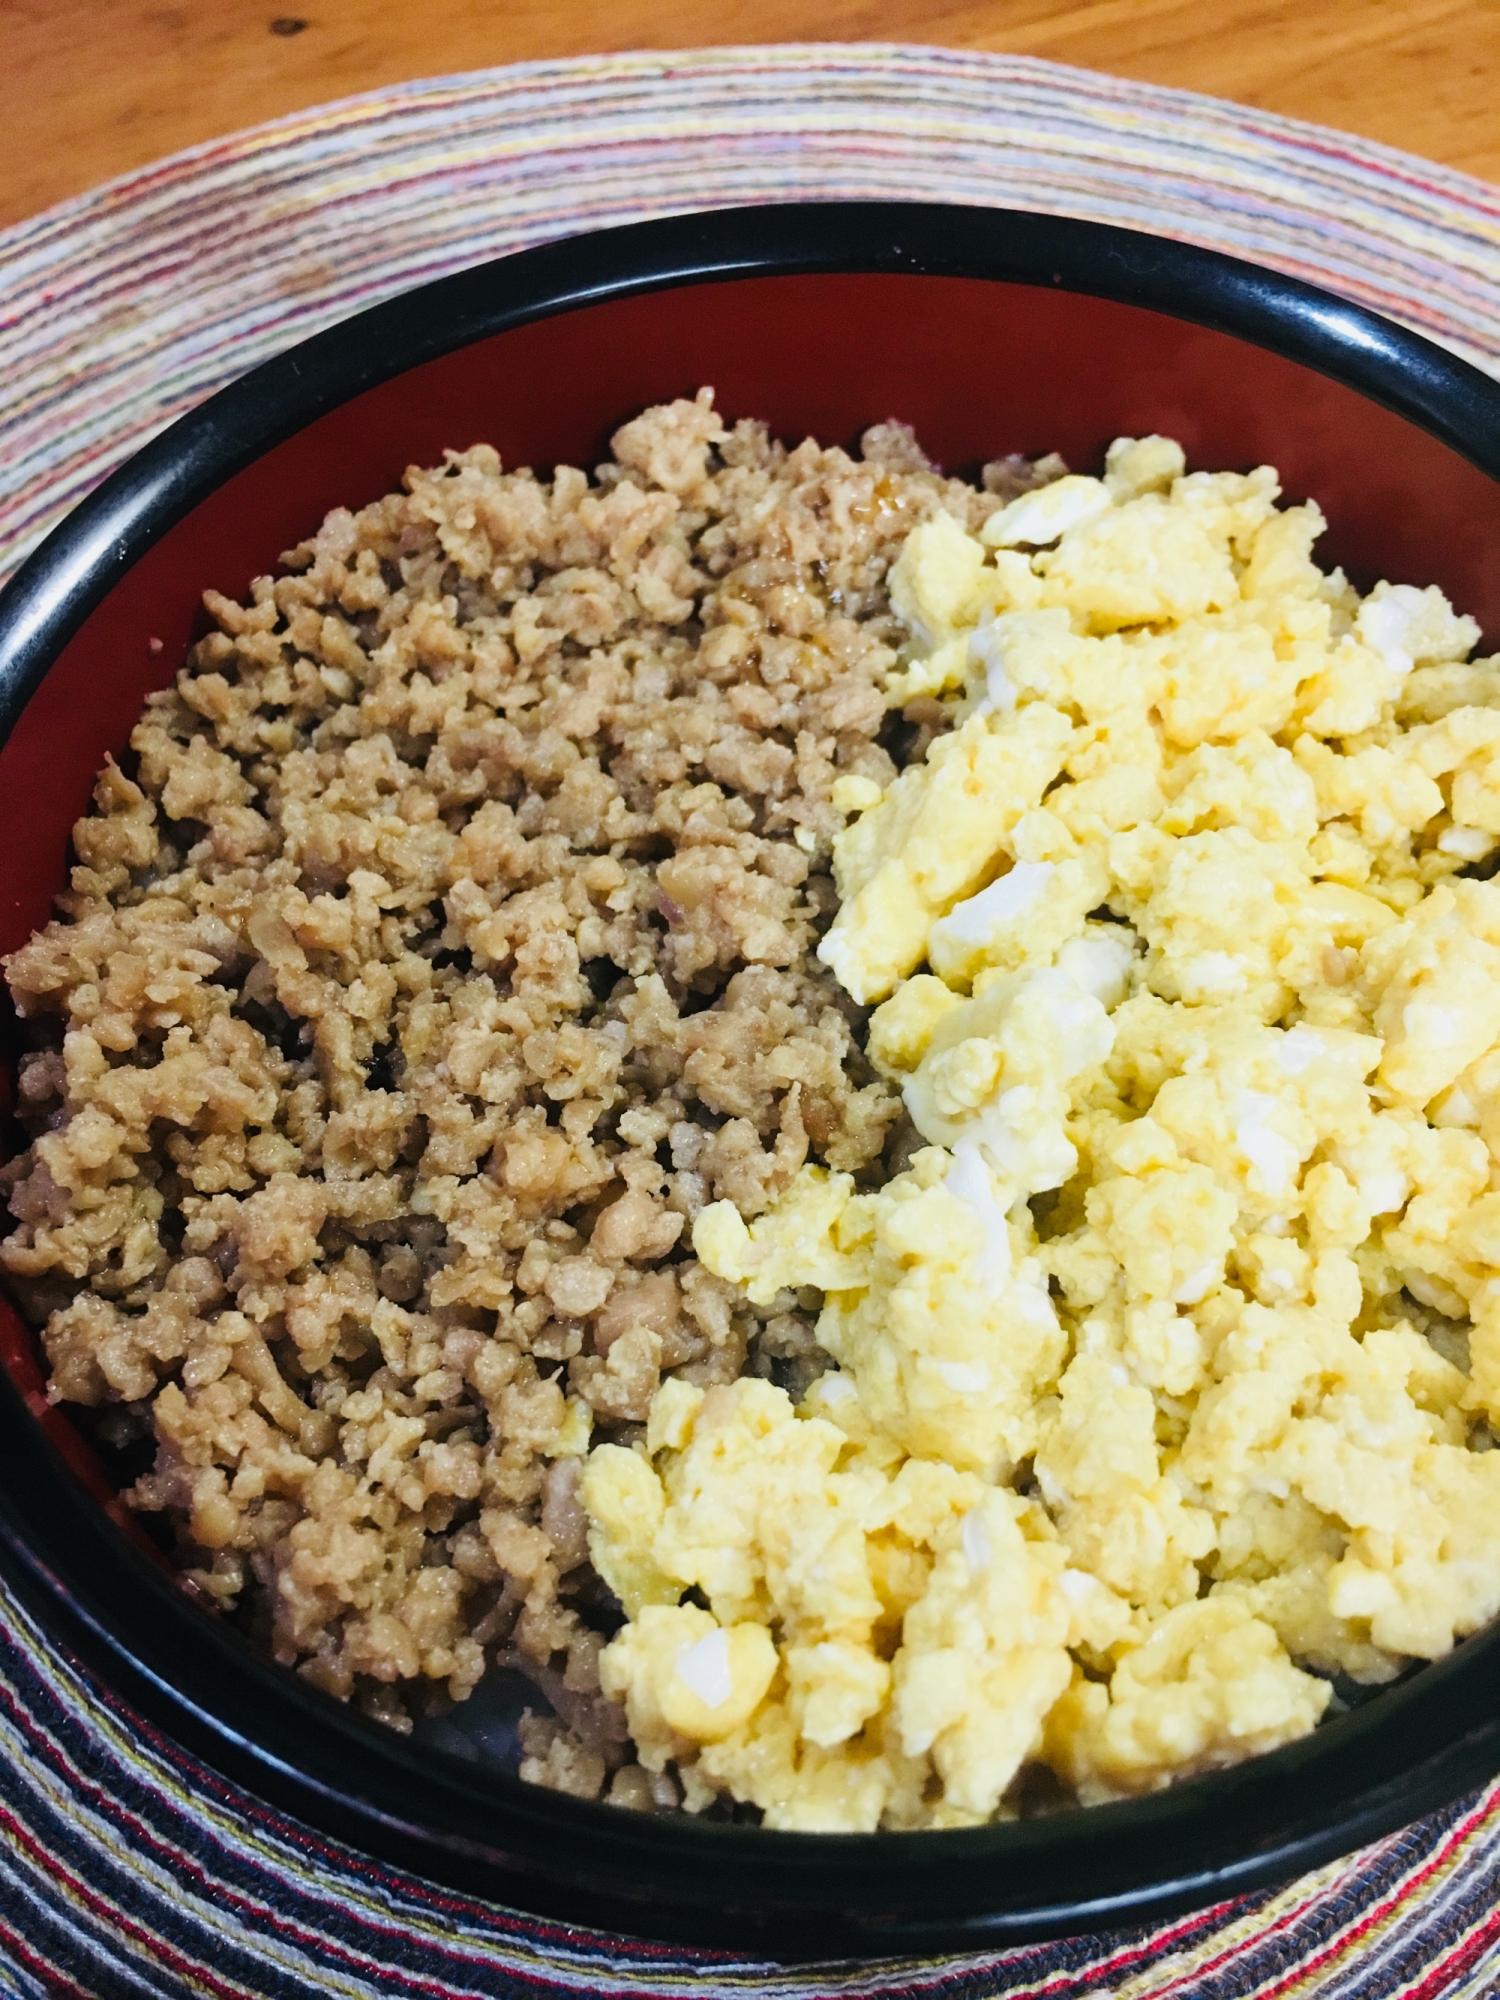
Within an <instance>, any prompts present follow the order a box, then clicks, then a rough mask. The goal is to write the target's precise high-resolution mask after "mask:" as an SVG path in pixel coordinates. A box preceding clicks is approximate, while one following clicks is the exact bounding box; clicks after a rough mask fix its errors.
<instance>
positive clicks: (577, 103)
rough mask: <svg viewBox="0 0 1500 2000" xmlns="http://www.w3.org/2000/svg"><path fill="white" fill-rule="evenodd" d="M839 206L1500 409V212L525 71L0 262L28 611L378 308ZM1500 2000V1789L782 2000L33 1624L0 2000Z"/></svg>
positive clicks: (1358, 151) (258, 159)
mask: <svg viewBox="0 0 1500 2000" xmlns="http://www.w3.org/2000/svg"><path fill="white" fill-rule="evenodd" d="M830 196H867V197H881V196H885V197H900V198H926V199H930V200H951V201H959V202H973V203H985V204H1005V205H1009V206H1013V207H1022V208H1029V209H1036V210H1046V211H1051V212H1063V213H1067V214H1071V215H1083V216H1091V217H1094V218H1097V219H1101V220H1107V221H1111V222H1118V223H1123V224H1125V225H1127V226H1132V227H1135V228H1141V229H1149V230H1153V231H1155V232H1157V233H1158V234H1166V235H1172V236H1178V237H1182V238H1185V239H1188V240H1190V241H1192V242H1196V243H1202V244H1207V245H1210V246H1212V247H1214V248H1217V249H1224V250H1229V251H1232V252H1234V253H1236V254H1238V255H1242V256H1247V257H1252V258H1256V259H1258V260H1260V261H1261V262H1264V263H1269V264H1274V265H1276V266H1278V267H1280V268H1281V269H1283V270H1288V271H1292V272H1295V273H1296V274H1298V275H1299V276H1303V277H1309V278H1312V279H1314V280H1316V281H1318V282H1321V283H1323V284H1326V285H1330V286H1332V287H1333V288H1334V289H1336V290H1338V291H1341V292H1343V293H1345V294H1346V295H1347V296H1349V297H1352V298H1355V299H1358V300H1360V301H1361V302H1362V303H1364V304H1367V305H1371V306H1374V307H1375V308H1376V309H1377V310H1379V311H1383V312H1386V313H1389V314H1391V315H1392V316H1393V317H1395V318H1398V319H1402V320H1405V321H1406V322H1407V323H1409V324H1410V325H1413V326H1416V327H1419V328H1421V329H1422V330H1423V331H1424V332H1426V333H1428V334H1430V335H1432V336H1433V337H1434V338H1436V339H1438V340H1440V341H1442V342H1444V343H1446V344H1447V345H1449V346H1451V347H1453V348H1456V349H1458V350H1459V351H1461V352H1463V353H1465V354H1467V355H1468V356H1470V357H1471V358H1472V359H1475V360H1477V361H1478V362H1479V363H1480V364H1481V365H1482V366H1487V367H1490V368H1492V369H1494V370H1495V371H1496V372H1500V194H1497V192H1496V190H1495V189H1493V188H1490V187H1488V186H1486V185H1484V184H1482V183H1481V182H1478V181H1475V180H1471V179H1469V178H1467V177H1466V176H1464V175H1462V174H1456V173H1451V172H1448V171H1446V170H1445V169H1442V168H1439V167H1435V166H1431V165H1429V164H1427V163H1426V162H1424V161H1421V160H1417V159H1413V158H1411V157H1410V156H1409V155H1406V154H1403V153H1398V152H1395V151H1392V150H1391V149H1390V148H1387V147H1382V146H1376V145H1373V144H1370V143H1368V142H1366V141H1362V140H1357V139H1351V138H1348V137H1345V136H1344V135H1342V134H1339V133H1335V132H1331V131H1327V130H1325V129H1323V128H1322V127H1319V126H1313V125H1306V124H1301V123H1297V122H1294V121H1291V120H1287V119H1278V118H1272V117H1269V116H1267V115H1266V114H1264V113H1260V112H1253V111H1247V110H1244V109H1241V108H1240V107H1238V106H1235V105H1231V104H1224V103H1220V102H1218V101H1216V100H1214V99H1210V98H1204V97H1198V96H1194V95H1191V94H1189V93H1186V92H1181V91H1169V90H1156V89H1151V88H1148V87H1147V86H1144V85H1140V84H1131V83H1123V82H1117V81H1115V80H1113V79H1110V78H1106V77H1100V76H1095V75H1093V74H1090V73H1088V72H1085V71H1081V70H1070V69H1062V68H1058V67H1057V66H1055V65H1052V64H1048V63H1041V62H1035V61H1030V60H1025V59H1019V58H1013V57H1002V56H985V55H973V54H967V53H962V52H957V51H948V50H940V49H924V48H901V47H889V46H884V45H855V46H849V47H834V46H799V47H779V48H765V49H720V50H711V51H696V52H691V53H687V54H674V55H670V56H657V55H650V56H647V55H624V56H607V57H587V58H581V59H578V60H575V61H568V62H555V63H529V64H521V65H517V66H514V67H512V68H508V69H501V70H491V71H485V72H480V73H477V74H473V75H466V76H458V77H446V78H439V79H436V80H434V81H429V82H424V83H417V84H412V85H407V86H403V87H401V88H398V89H394V90H388V91H380V92H376V93H373V94H372V95H369V96H366V97H359V98H353V99H350V100H348V101H347V102H345V103H342V104H336V105H331V106H324V107H321V108H319V109H318V110H315V111H310V112H306V113H304V114H301V115H299V116H297V117H294V118H289V119H284V120H281V121H280V122H278V123H276V124H273V125H265V126H261V127H259V128H257V129H255V130H253V131H250V132H245V133H240V134H237V135H236V136H234V137H232V138H229V139H225V140H221V141H216V142H215V143H213V144H211V145H208V146H201V147H197V148H195V149H194V150H192V151H191V152H187V153H182V154H179V155H177V156H176V157H175V158H173V159H170V160H165V161H162V162H160V163H158V164H157V165H154V166H152V167H149V168H146V169H144V170H143V171H141V172H140V173H136V174H131V175H127V176H125V177H123V178H122V179H120V180H118V181H115V182H112V183H111V184H110V185H109V186H107V187H104V188H100V189H98V190H96V191H94V192H93V193H90V194H87V195H84V196H81V197H80V198H79V199H77V200H76V201H71V202H67V203H64V204H63V205H62V206H60V207H58V208H55V209H52V210H50V211H49V212H48V213H47V214H45V215H42V216H38V217H36V218H35V219H34V220H32V221H29V222H25V223H22V224H20V225H18V226H17V227H15V228H13V229H11V230H8V231H5V232H0V447H3V463H4V467H5V471H4V475H3V479H0V575H3V574H5V573H6V572H8V571H9V570H10V569H11V568H13V567H14V566H15V564H16V563H17V562H18V561H19V560H20V559H21V557H22V556H23V555H24V554H25V553H26V551H27V550H28V549H29V548H30V547H32V546H34V545H35V543H36V541H37V540H38V539H39V538H40V537H41V536H42V535H43V534H44V533H45V532H46V530H47V529H48V527H50V526H51V525H52V523H53V522H54V521H56V520H57V519H58V518H59V517H60V516H61V514H63V513H64V512H65V511H66V510H67V508H68V507H70V506H71V505H72V504H73V503H74V502H75V501H76V500H77V499H78V498H79V497H80V496H81V495H82V494H83V493H84V492H86V491H87V490H88V488H89V487H90V486H91V485H93V484H94V483H95V482H96V481H97V480H98V479H99V478H100V477H101V476H102V475H103V474H104V473H105V472H107V471H108V470H109V469H110V468H111V467H113V466H114V465H116V464H118V463H119V462H120V460H121V459H122V458H124V457H125V456H126V455H128V453H129V452H130V451H131V450H133V449H134V448H135V447H136V446H137V445H139V444H140V443H141V442H142V441H143V440H144V439H145V438H146V437H147V436H149V435H150V434H151V433H152V432H153V431H155V430H158V429H160V428H161V426H162V425H163V424H165V423H167V422H169V421H170V420H171V419H172V418H173V417H175V416H177V415H178V414H179V413H180V412H182V411H183V410H185V409H187V408H189V407H190V406H191V405H193V404H194V403H197V402H199V401H200V400H201V399H202V398H203V397H204V396H205V395H207V394H208V393H209V392H210V391H211V390H213V389H215V388H218V387H219V386H220V385H221V384H222V383H224V382H226V381H228V380H230V379H231V378H232V377H234V376H236V375H238V374H241V373H242V372H243V371H244V370H245V369H246V368H248V367H250V366H252V365H253V364H254V363H255V362H257V361H259V360H261V359H263V358H264V357H265V356H267V355H269V354H272V353H274V352H276V351H277V350H278V349H280V348H282V347H285V346H287V345H288V344H289V343H291V342H292V341H295V340H298V339H301V338H303V337H304V336H305V335H307V334H309V333H312V332H314V331H316V330H317V329H318V328H319V327H322V326H326V325H328V324H329V323H330V322H332V321H334V320H337V319H339V318H341V317H343V316H345V315H346V314H348V313H349V312H351V311H353V310H355V309H356V308H358V307H360V306H363V305H366V304H369V303H371V302H373V301H374V300H376V299H379V298H383V297H385V296H387V295H388V294H390V293H392V292H394V291H398V290H401V289H403V288H404V287H407V286H410V285H413V284H417V283H420V282H421V281H423V280H424V279H427V278H432V277H438V276H441V275H442V274H443V273H445V272H448V271H452V270H455V269H458V268H460V267H462V266H463V265H466V264H471V263H475V262H477V261H479V260H480V259H482V258H486V257H493V256H497V255H501V254H503V253H504V252H506V251H510V250H515V249H520V248H522V247H524V246H525V245H527V244H530V243H536V242H540V241H543V240H545V239H546V238H548V237H555V236H559V235H564V234H566V233H568V232H570V231H575V230H583V229H592V228H599V227H602V226H605V225H607V224H610V223H616V222H626V221H635V220H639V219H641V218H644V217H646V216H651V215H660V214H666V213H670V212H674V211H681V210H684V209H691V208H702V207H706V206H713V205H717V204H720V203H726V202H743V201H767V200H770V201H785V200H796V199H799V198H811V197H830ZM1497 1989H1500V1788H1493V1789H1492V1790H1490V1791H1488V1792H1486V1793H1484V1794H1482V1795H1480V1796H1478V1797H1476V1798H1471V1799H1469V1800H1466V1801H1464V1802H1463V1803H1461V1804H1460V1805H1459V1806H1457V1807H1455V1808H1453V1809H1451V1810H1450V1811H1448V1812H1446V1813H1442V1814H1439V1815H1437V1816H1435V1817H1434V1818H1432V1819H1429V1820H1426V1821H1424V1822H1422V1823H1421V1824H1420V1825H1419V1826H1417V1827H1414V1828H1412V1829H1409V1830H1408V1831H1407V1832H1406V1833H1404V1834H1401V1835H1399V1836H1397V1837H1396V1838H1394V1839H1391V1840H1388V1841H1385V1842H1382V1843H1380V1844H1379V1845H1378V1846H1376V1847H1374V1848H1371V1849H1368V1850H1367V1851H1365V1852H1364V1853H1362V1854H1359V1855H1356V1856H1353V1857H1351V1858H1350V1859H1348V1860H1346V1861H1343V1862H1340V1863H1338V1864H1336V1865H1334V1866H1332V1867H1329V1868H1325V1869H1323V1870H1320V1871H1319V1872H1318V1873H1316V1874H1314V1875H1312V1876H1309V1877H1307V1878H1306V1879H1305V1880H1304V1881H1302V1882H1299V1883H1297V1884H1296V1885H1295V1886H1294V1887H1292V1888H1291V1889H1288V1890H1285V1891H1282V1892H1280V1893H1279V1894H1275V1895H1271V1896H1263V1897H1255V1898H1248V1899H1244V1900H1241V1901H1238V1902H1235V1903H1230V1904H1225V1905H1221V1906H1219V1907H1218V1908H1215V1909H1212V1910H1208V1911H1205V1912H1202V1913H1200V1914H1198V1915H1196V1916H1194V1917H1191V1918H1188V1919H1184V1920H1181V1921H1179V1922H1177V1923H1174V1924H1170V1925H1166V1926H1163V1927H1160V1928H1158V1929H1154V1930H1145V1931H1133V1932H1129V1933H1118V1934H1115V1935H1113V1936H1108V1937H1096V1938H1077V1939H1072V1940H1069V1941H1066V1942H1064V1943H1060V1944H1051V1945H1041V1946H1035V1947H1031V1948H1028V1949H1024V1950H1014V1951H1009V1952H1002V1953H990V1954H985V1955H982V1956H979V1957H971V1958H965V1959H947V1960H941V1961H933V1962H925V1963H911V1962H903V1963H888V1964H881V1965H862V1966H834V1967H825V1968H821V1969H819V1970H818V1971H817V1972H816V1973H810V1972H808V1971H807V1970H805V1969H803V1970H799V1971H796V1972H788V1971H784V1970H781V1969H778V1968H776V1967H774V1966H766V1965H761V1964H755V1963H750V1962H744V1961H738V1960H734V1959H730V1958H726V1957H725V1956H723V1955H718V1954H708V1953H698V1952H691V1951H686V1950H676V1949H670V1950H669V1949H663V1948H661V1947H659V1946H650V1945H645V1944H640V1943H634V1942H631V1941H628V1940H624V1939H619V1938H611V1937H606V1936H602V1935H599V1934H597V1933H593V1932H589V1931H581V1930H578V1929H574V1928H571V1927H568V1928H561V1927H558V1926H555V1925H549V1924H544V1923H540V1922H537V1921H535V1920H533V1919H530V1918H526V1917H522V1916H518V1915H516V1914H515V1913H513V1912H509V1911H507V1910H505V1909H503V1908H500V1907H498V1906H496V1905H494V1904H490V1903H485V1902H482V1901H479V1900H476V1899H474V1898H470V1897H463V1896H456V1895H454V1894H452V1893H451V1892H448V1891H446V1890H439V1889H436V1888H434V1887H433V1886H431V1885H429V1884H426V1883H423V1882H421V1881H418V1880H416V1879H414V1878H413V1877H410V1876H407V1875H403V1874H401V1873H400V1872H399V1871H397V1870H393V1869H388V1868H385V1867H381V1866H377V1865H375V1864H374V1863H372V1862H370V1861H368V1860H367V1859H365V1858H362V1857H360V1856H358V1855H354V1854H352V1853H350V1852H348V1851H347V1850H345V1849H342V1848H340V1847H338V1846H337V1845H335V1844H334V1843H332V1842H329V1841H327V1840H324V1839H323V1838H321V1837H320V1836H318V1835H316V1834H314V1833H312V1832H311V1831H310V1830H309V1829H307V1828H305V1827H303V1826H300V1825H298V1824H296V1823H295V1822H293V1821H291V1820H288V1819H287V1818H285V1817H284V1816H282V1815H280V1814H277V1813H274V1812H271V1811H269V1810H268V1809H267V1808H265V1807H264V1806H262V1805H260V1804H259V1803H257V1802H255V1801H254V1800H251V1799H250V1798H248V1797H246V1796H245V1795H244V1794H242V1793H240V1792H238V1791H236V1790H235V1789H234V1788H233V1787H232V1786H229V1785H226V1784H224V1783H223V1782H222V1781H221V1780H220V1779H218V1778H216V1777H215V1776H213V1774H212V1773H210V1772H208V1771H206V1770H204V1769H203V1768H202V1767H201V1766H200V1765H198V1764H197V1763H195V1762H194V1761H193V1760H192V1759H191V1758H189V1757H187V1756H185V1755H184V1754H183V1753H182V1752H181V1751H179V1750H178V1749H176V1748H175V1747H174V1746H173V1745H172V1744H170V1743H168V1742H166V1741H164V1740H163V1739H162V1738H160V1737H158V1736H157V1735H156V1734H154V1732H152V1731H151V1730H150V1729H148V1728H147V1727H145V1726H144V1725H143V1724H142V1722H141V1721H140V1719H139V1718H138V1717H136V1716H134V1715H133V1714H131V1713H130V1712H129V1711H128V1710H126V1709H125V1708H123V1707H122V1706H121V1704H119V1703H118V1702H117V1701H115V1700H114V1699H113V1698H112V1697H111V1696H110V1695H109V1694H108V1693H107V1692H106V1691H105V1690H103V1689H102V1688H100V1687H99V1686H98V1685H97V1684H96V1683H94V1682H93V1681H92V1680H91V1679H90V1678H89V1677H88V1676H87V1675H86V1674H84V1673H83V1672H82V1671H81V1670H80V1669H79V1668H78V1667H77V1665H76V1664H75V1663H74V1662H72V1661H71V1660H69V1659H67V1658H66V1657H64V1656H63V1655H61V1654H60V1653H59V1652H58V1651H57V1650H56V1649H55V1648H54V1647H53V1646H52V1645H51V1644H50V1643H49V1642H48V1641H47V1640H46V1639H45V1638H44V1637H43V1636H42V1635H41V1634H40V1633H39V1632H38V1631H37V1630H36V1628H35V1627H34V1626H33V1624H32V1623H31V1622H30V1620H29V1619H28V1618H27V1617H26V1616H25V1615H24V1614H23V1613H22V1612H21V1610H20V1609H19V1607H17V1606H16V1605H14V1604H13V1603H10V1602H7V1601H6V1600H5V1599H4V1597H3V1596H0V1996H3V2000H22V1996H24V1997H25V2000H42V1996H48V2000H51V1996H54V1995H72V1994H86V1995H90V1996H97V2000H134V1996H142V2000H144V1996H153V2000H154V1997H155V1996H162V2000H166V1996H171V2000H181V1996H187V1995H194V1996H199V1995H204V1996H207V1995H212V1996H217V2000H271V1996H274V1997H275V2000H304V1996H305V2000H313V1996H319V2000H322V1996H329V1995H333V1996H341V1997H342V1996H347V2000H367V1996H374V1995H384V1996H407V1995H413V1994H419V1995H423V1996H428V2000H449V1996H470V1995H473V1996H501V1995H504V1996H519V1995H522V1994H526V1995H539V1996H545V1995H550V1994H562V1993H569V1994H572V1993H588V1994H600V1995H622V1996H623V1995H631V1996H653V1995H663V1996H665V1995H682V1996H693V2000H707V1996H711V1995H712V1996H718V1995H728V1994H743V1993H754V1994H756V1995H758V1996H768V2000H770V1996H774V1997H775V2000H812V1997H813V1996H819V1997H820V2000H822V1996H827V2000H832V1997H833V1996H836V1995H876V1994H880V1995H897V1994H923V1995H928V1994H930V1995H934V1996H936V1995H938V1994H942V1995H947V1996H960V1995H962V1996H965V2000H990V1996H1002V1995H1003V1996H1009V2000H1086V1996H1096V1995H1106V1994H1107V1995H1111V1996H1118V2000H1148V1996H1149V2000H1166V1996H1168V1995H1170V1996H1174V2000H1250V1996H1256V2000H1273V1996H1274V1997H1275V2000H1310V1996H1313V1995H1317V1996H1320V2000H1335V1996H1337V2000H1371V1996H1376V1995H1379V1996H1382V2000H1384V1997H1385V1996H1394V1995H1401V1996H1405V2000H1438V1996H1443V2000H1449V1996H1454V1997H1455V2000H1456V1996H1460V1995H1464V1996H1468V1995H1475V1996H1477V1995H1480V1994H1487V1993H1491V1992H1494V1991H1496V1990H1497Z"/></svg>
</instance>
